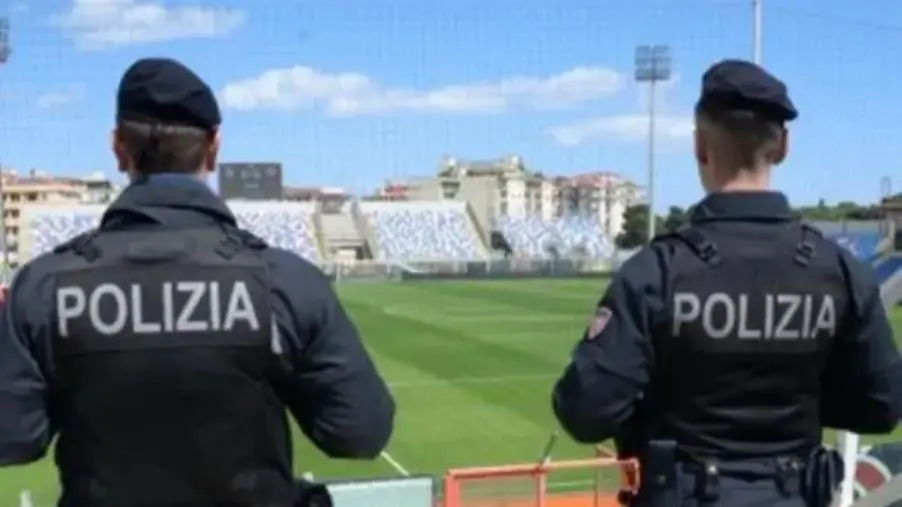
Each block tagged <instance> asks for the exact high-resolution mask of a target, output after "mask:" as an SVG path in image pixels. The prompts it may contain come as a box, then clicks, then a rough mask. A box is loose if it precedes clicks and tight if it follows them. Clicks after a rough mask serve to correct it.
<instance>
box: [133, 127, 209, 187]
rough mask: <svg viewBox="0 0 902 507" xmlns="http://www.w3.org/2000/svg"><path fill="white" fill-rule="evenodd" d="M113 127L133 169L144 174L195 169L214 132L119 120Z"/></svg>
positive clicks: (199, 163)
mask: <svg viewBox="0 0 902 507" xmlns="http://www.w3.org/2000/svg"><path fill="white" fill-rule="evenodd" d="M116 130H117V135H118V136H119V141H120V142H121V143H122V145H123V146H124V148H125V150H126V152H127V153H128V154H129V156H130V157H131V158H132V160H134V161H135V165H136V169H137V170H138V172H140V173H143V174H153V173H172V172H178V173H195V172H197V171H198V170H199V169H200V168H201V166H202V165H203V163H204V157H205V156H206V154H207V149H208V147H209V145H210V143H211V142H213V137H214V135H215V134H214V133H212V132H209V131H206V130H203V129H200V128H196V127H189V126H183V125H165V124H152V123H145V122H139V121H132V120H122V119H120V120H119V121H118V122H117V125H116Z"/></svg>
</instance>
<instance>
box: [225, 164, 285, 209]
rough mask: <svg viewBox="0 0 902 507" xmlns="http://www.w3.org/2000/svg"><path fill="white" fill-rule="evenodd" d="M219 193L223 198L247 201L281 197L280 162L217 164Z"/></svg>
mask: <svg viewBox="0 0 902 507" xmlns="http://www.w3.org/2000/svg"><path fill="white" fill-rule="evenodd" d="M219 194H220V195H221V196H222V197H223V198H224V199H243V200H249V201H261V200H278V199H282V164H280V163H277V162H262V163H223V164H219Z"/></svg>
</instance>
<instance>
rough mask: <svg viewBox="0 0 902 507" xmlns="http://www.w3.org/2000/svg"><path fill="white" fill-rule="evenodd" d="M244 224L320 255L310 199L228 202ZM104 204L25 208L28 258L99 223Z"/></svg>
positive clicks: (280, 242)
mask: <svg viewBox="0 0 902 507" xmlns="http://www.w3.org/2000/svg"><path fill="white" fill-rule="evenodd" d="M229 207H230V208H231V209H232V211H233V212H234V213H235V216H236V218H237V219H238V222H239V223H240V224H241V226H242V227H245V228H247V229H248V230H249V231H251V232H253V233H254V234H256V235H258V236H260V237H261V238H263V239H265V240H266V241H267V242H268V243H269V244H271V245H273V246H276V247H280V248H284V249H287V250H289V251H292V252H295V253H297V254H298V255H301V256H304V257H306V258H308V259H310V260H311V261H314V262H317V261H320V260H322V259H320V256H319V253H318V251H317V248H316V242H315V239H314V231H313V226H312V221H311V216H312V214H313V205H312V204H308V203H285V202H279V203H274V202H273V203H259V202H256V203H247V202H234V203H229ZM104 209H105V207H104V206H101V205H89V206H79V207H73V206H71V205H70V206H57V205H36V206H30V207H28V208H25V211H24V216H23V220H22V223H23V233H24V234H22V237H23V239H24V241H22V244H21V246H20V248H21V250H22V251H23V252H24V253H25V254H26V258H29V257H33V256H36V255H40V254H42V253H45V252H49V251H51V250H53V248H55V247H56V246H57V245H59V244H61V243H63V242H64V241H66V240H68V239H69V238H72V237H73V236H75V235H77V234H81V233H83V232H85V231H88V230H90V229H91V228H93V227H96V226H97V224H98V222H99V220H100V217H101V216H102V215H103V211H104Z"/></svg>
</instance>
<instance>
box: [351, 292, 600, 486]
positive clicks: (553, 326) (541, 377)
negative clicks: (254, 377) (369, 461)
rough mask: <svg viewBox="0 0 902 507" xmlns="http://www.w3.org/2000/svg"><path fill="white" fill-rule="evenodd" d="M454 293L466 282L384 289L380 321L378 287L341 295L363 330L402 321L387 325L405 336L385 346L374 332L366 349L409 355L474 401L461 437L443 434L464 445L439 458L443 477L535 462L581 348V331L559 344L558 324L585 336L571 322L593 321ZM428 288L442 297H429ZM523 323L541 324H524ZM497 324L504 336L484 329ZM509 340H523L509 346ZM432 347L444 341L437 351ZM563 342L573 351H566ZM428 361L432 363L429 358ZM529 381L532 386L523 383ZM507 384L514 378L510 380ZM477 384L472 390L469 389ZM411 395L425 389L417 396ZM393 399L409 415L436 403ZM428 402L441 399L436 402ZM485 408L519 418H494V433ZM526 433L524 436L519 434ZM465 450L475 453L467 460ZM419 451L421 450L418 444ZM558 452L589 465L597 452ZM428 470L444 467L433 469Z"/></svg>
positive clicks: (566, 448) (401, 395)
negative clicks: (558, 390)
mask: <svg viewBox="0 0 902 507" xmlns="http://www.w3.org/2000/svg"><path fill="white" fill-rule="evenodd" d="M521 283H522V282H521ZM527 283H528V282H527ZM456 285H458V284H455V283H451V284H448V283H440V284H429V285H423V284H411V285H398V286H393V287H390V288H386V289H388V290H383V291H381V293H380V298H379V299H378V300H376V301H378V302H382V303H381V309H382V312H381V313H382V315H378V313H379V310H380V305H379V304H377V303H376V302H375V301H373V300H371V299H369V298H368V297H367V296H371V294H370V292H371V287H367V288H365V289H364V290H363V291H362V292H363V294H361V293H357V294H354V289H356V287H352V286H349V287H345V288H342V289H343V293H342V295H343V299H344V300H345V302H346V303H347V305H348V309H349V312H350V313H351V315H352V316H353V317H354V318H355V320H356V321H357V322H358V325H359V326H360V328H361V330H366V329H370V328H369V323H370V322H371V321H377V320H378V321H380V322H381V321H384V319H386V318H388V319H391V320H393V321H394V323H393V324H392V325H385V324H384V323H383V325H382V327H383V328H384V329H390V330H392V332H393V333H398V330H401V329H404V331H405V333H406V336H405V337H404V338H400V337H399V338H397V339H395V340H389V339H386V338H384V337H383V336H382V335H381V334H380V333H378V332H377V334H376V335H375V336H374V335H373V334H372V333H370V332H368V333H367V334H366V335H365V340H366V342H367V343H368V345H369V346H370V347H371V348H372V350H373V352H374V353H375V354H377V356H378V357H391V358H392V360H393V361H397V360H398V358H399V357H401V358H403V360H404V361H410V362H411V363H415V364H419V365H423V366H424V367H425V368H427V370H428V372H429V373H430V375H432V376H434V377H438V378H441V379H444V380H445V381H446V382H448V383H449V384H453V385H455V386H456V387H457V388H458V389H461V390H464V391H467V392H468V393H469V394H470V397H471V398H473V399H472V400H471V401H469V402H468V405H469V406H470V408H467V409H465V410H460V409H455V410H453V411H452V412H454V413H464V414H466V416H465V418H464V419H465V420H466V421H467V422H464V423H460V424H458V425H456V430H448V431H447V432H446V433H447V435H442V438H443V439H445V438H448V436H450V435H455V434H456V435H457V436H456V437H453V438H449V439H448V440H449V441H451V442H455V441H456V442H458V444H457V445H456V446H455V445H451V446H450V447H453V448H454V450H453V451H451V452H444V453H443V454H445V455H446V456H447V459H444V460H441V458H440V457H439V459H438V460H439V461H440V464H439V466H438V467H437V469H438V470H442V469H444V468H447V467H450V466H460V465H461V464H470V465H478V464H503V463H507V462H510V461H511V460H515V461H517V462H523V461H529V460H533V459H535V458H536V456H537V453H538V452H539V450H540V448H541V446H542V445H543V444H544V442H545V440H546V439H547V437H548V435H549V434H550V432H551V429H552V428H553V427H554V421H553V415H552V414H551V410H550V391H551V385H552V382H553V380H554V378H555V377H556V376H557V375H558V374H560V371H561V369H562V368H563V366H564V364H566V361H565V359H566V357H567V356H568V355H569V351H570V349H571V348H572V345H573V343H574V341H575V338H573V336H574V335H575V334H576V332H575V331H574V332H572V333H565V334H563V336H564V338H563V341H559V340H560V339H559V340H552V339H553V338H554V337H555V335H556V334H557V335H560V334H561V333H560V329H561V324H560V323H559V322H557V321H560V322H566V323H569V325H570V326H571V327H572V329H579V328H581V327H582V326H580V325H578V324H573V323H574V322H579V321H583V322H584V316H585V313H584V312H582V311H579V310H578V312H579V313H575V312H572V311H571V313H570V315H564V316H563V318H562V317H561V315H559V314H556V313H551V312H548V311H547V310H535V309H534V310H532V311H531V312H526V311H525V310H524V307H523V306H524V303H523V302H522V301H518V300H516V299H515V298H516V294H512V293H508V294H506V295H507V296H508V297H510V296H514V299H512V300H511V301H510V302H511V304H504V303H503V302H501V301H498V300H496V301H485V300H483V299H482V298H479V297H474V296H478V291H479V290H481V289H482V287H481V286H480V285H482V284H477V285H476V286H472V287H465V289H469V290H463V291H453V292H451V293H449V292H448V291H447V288H448V287H449V286H456ZM430 288H434V289H436V290H435V291H430V290H428V289H430ZM411 289H414V290H411ZM348 292H350V293H351V294H348ZM355 296H356V297H355ZM551 297H553V294H549V295H547V296H545V297H544V298H543V299H545V300H546V301H547V300H548V299H549V298H551ZM524 315H526V316H529V317H533V318H531V319H528V320H527V319H523V318H522V317H523V316H524ZM575 315H581V317H575ZM473 317H479V319H478V321H477V322H474V320H476V319H473ZM493 320H494V321H497V322H496V325H498V326H500V328H498V329H489V330H487V329H486V328H487V326H486V324H485V323H486V322H491V321H493ZM543 320H545V321H551V323H550V324H547V325H546V326H542V327H543V329H541V330H536V329H535V328H536V324H535V323H536V322H541V321H543ZM492 327H493V328H494V327H495V326H492ZM579 333H580V334H581V331H580V332H579ZM511 334H515V335H516V336H517V337H521V338H525V339H520V340H516V339H511ZM433 340H439V342H438V343H435V342H434V341H433ZM561 343H563V344H565V345H564V346H563V347H562V346H561ZM524 344H526V346H524ZM530 345H532V346H531V347H530ZM429 353H431V354H433V356H431V357H429V356H428V354H429ZM549 357H552V358H553V359H549ZM524 375H525V376H526V377H527V378H525V379H524V378H522V377H523V376H524ZM492 376H496V377H495V378H499V379H501V381H499V382H490V381H480V380H485V379H491V378H492ZM506 376H507V377H509V378H508V379H506V378H505V377H506ZM536 376H537V377H538V378H536ZM471 379H472V380H473V381H472V382H471V381H469V380H471ZM424 387H425V388H426V389H424V390H423V392H425V391H427V390H428V391H431V389H429V388H428V387H427V386H424ZM411 391H413V392H417V391H418V390H417V389H415V388H414V389H411ZM395 395H396V398H397V399H398V401H399V405H401V404H402V403H404V406H405V407H410V406H415V405H414V404H421V403H422V404H428V401H424V402H416V401H414V399H415V398H416V397H415V396H413V393H409V392H408V390H406V389H405V390H396V391H395ZM427 397H428V398H430V399H432V400H434V399H435V396H434V395H432V396H430V395H427ZM483 405H489V406H491V407H493V408H494V409H497V408H499V407H500V408H502V409H504V410H506V411H507V412H510V413H511V414H513V415H516V416H517V418H514V419H512V418H511V417H510V414H509V415H508V416H504V415H501V416H494V417H497V419H498V421H499V424H498V429H499V431H494V430H493V428H494V427H495V424H494V423H493V422H492V421H491V420H487V419H485V418H483V417H480V416H479V415H478V414H479V412H481V411H482V410H484V407H483ZM461 408H462V406H461ZM433 424H434V427H436V428H438V427H439V424H438V423H433ZM521 429H522V430H523V431H524V432H525V433H524V434H520V431H521ZM416 431H423V430H416ZM402 435H403V436H402ZM407 435H408V433H407V432H406V431H405V432H404V433H400V432H399V436H398V437H397V438H396V440H395V443H394V444H393V448H394V447H396V446H403V445H405V444H406V442H407V441H408V440H409V438H408V437H407ZM561 440H562V441H564V440H566V439H565V438H562V439H561ZM471 442H472V444H471ZM489 443H490V445H489ZM434 445H435V443H434V442H433V443H432V444H431V445H430V447H429V450H428V451H427V452H426V456H425V458H424V459H425V460H426V461H427V462H428V463H430V464H431V463H435V462H436V461H437V460H436V456H437V454H436V453H435V451H434V450H433V448H434ZM467 448H469V450H464V451H463V452H460V451H461V450H463V449H467ZM419 449H423V447H422V446H420V447H419ZM556 451H557V453H558V455H559V456H580V457H585V456H587V455H588V454H589V453H590V450H589V449H586V448H577V447H576V445H575V444H570V445H568V444H566V443H563V444H562V446H561V447H558V449H556ZM405 454H406V453H405ZM393 455H394V454H393ZM457 455H459V456H461V459H462V461H461V460H458V459H456V456H457ZM396 457H397V456H396ZM416 461H417V462H418V463H414V464H410V463H405V466H407V467H415V468H418V467H419V464H420V463H421V462H422V461H421V460H420V459H417V460H416ZM426 468H430V469H431V468H436V467H435V466H431V465H430V466H427V467H426Z"/></svg>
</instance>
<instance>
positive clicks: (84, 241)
mask: <svg viewBox="0 0 902 507" xmlns="http://www.w3.org/2000/svg"><path fill="white" fill-rule="evenodd" d="M99 234H100V230H99V229H93V230H90V231H88V232H83V233H81V234H79V235H77V236H75V237H74V238H72V239H70V240H69V241H66V242H65V243H63V244H61V245H57V246H56V248H54V249H53V254H54V255H61V254H64V253H67V252H73V253H75V254H76V255H78V256H80V257H84V258H85V260H87V261H88V262H93V261H95V260H97V259H99V258H100V256H101V255H102V253H103V252H101V250H100V249H99V248H98V247H97V245H96V244H94V240H95V239H96V238H97V236H98V235H99Z"/></svg>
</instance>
